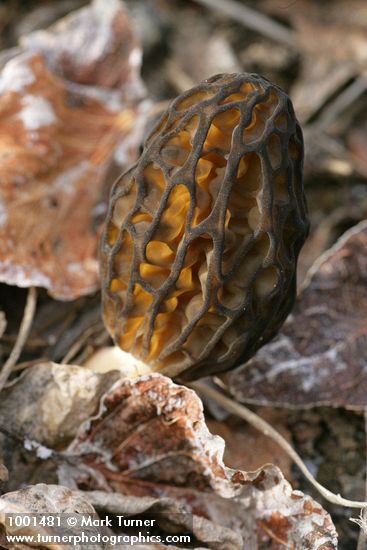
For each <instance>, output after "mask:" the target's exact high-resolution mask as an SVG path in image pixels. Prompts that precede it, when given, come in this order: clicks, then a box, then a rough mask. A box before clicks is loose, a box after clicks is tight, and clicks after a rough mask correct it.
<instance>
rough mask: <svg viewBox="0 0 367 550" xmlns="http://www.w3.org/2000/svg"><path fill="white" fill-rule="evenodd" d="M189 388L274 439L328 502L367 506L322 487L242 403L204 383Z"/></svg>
mask: <svg viewBox="0 0 367 550" xmlns="http://www.w3.org/2000/svg"><path fill="white" fill-rule="evenodd" d="M188 386H189V387H191V388H193V389H194V390H195V391H197V392H198V393H201V394H203V395H205V396H206V397H209V398H210V399H213V400H214V401H216V402H217V403H218V404H219V405H221V406H222V407H224V408H225V409H227V411H229V412H230V413H232V414H235V415H237V416H239V417H240V418H243V419H244V420H246V421H247V422H248V423H249V424H251V425H252V426H254V427H255V428H256V429H257V430H259V431H260V432H262V433H263V434H264V435H266V436H267V437H270V438H271V439H273V440H274V441H275V442H276V443H277V444H278V445H279V446H280V447H281V448H282V449H283V450H284V451H285V452H286V453H287V455H288V456H289V457H290V458H291V459H292V460H293V462H294V463H295V464H297V466H298V468H299V469H300V470H301V472H302V473H303V475H304V476H305V477H306V479H307V480H308V481H309V482H310V483H311V485H313V486H314V487H315V489H317V491H318V492H319V493H320V494H321V495H322V496H323V497H324V498H325V499H326V500H328V501H329V502H331V503H333V504H338V505H339V506H345V507H346V508H364V507H366V506H367V502H363V501H354V500H348V499H346V498H343V497H342V496H341V495H336V494H335V493H332V492H331V491H329V489H326V487H324V486H323V485H321V483H319V482H318V481H317V480H316V479H315V478H314V477H313V475H312V474H311V472H310V471H309V470H308V469H307V467H306V465H305V464H304V462H303V460H302V458H301V457H300V456H299V454H298V453H296V451H295V450H294V449H293V447H292V446H291V445H290V444H289V443H288V441H287V440H286V439H285V438H284V437H283V436H282V435H281V434H280V433H278V432H277V431H276V430H275V429H274V428H273V427H272V426H270V424H268V423H267V422H266V421H265V420H263V419H262V418H260V417H259V416H258V415H257V414H255V413H253V412H252V411H250V409H248V408H247V407H245V406H244V405H242V404H240V403H237V402H236V401H233V400H232V399H230V398H228V397H226V396H225V395H223V393H221V392H220V391H218V390H216V389H214V388H212V387H210V386H207V385H206V384H203V383H202V382H192V383H190V384H188Z"/></svg>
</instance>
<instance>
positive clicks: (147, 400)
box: [59, 374, 336, 550]
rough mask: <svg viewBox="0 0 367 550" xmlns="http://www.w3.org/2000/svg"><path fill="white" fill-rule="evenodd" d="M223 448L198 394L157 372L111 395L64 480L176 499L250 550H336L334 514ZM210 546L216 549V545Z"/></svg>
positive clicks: (275, 473) (76, 448)
mask: <svg viewBox="0 0 367 550" xmlns="http://www.w3.org/2000/svg"><path fill="white" fill-rule="evenodd" d="M223 451H224V441H223V440H222V439H221V438H219V437H217V436H213V435H212V434H210V432H209V431H208V429H207V427H206V425H205V421H204V415H203V409H202V404H201V401H200V400H199V398H198V397H197V395H196V394H195V393H194V392H193V391H192V390H189V389H187V388H185V387H183V386H178V385H176V384H174V383H173V382H172V381H171V380H170V379H168V378H166V377H164V376H161V375H159V374H151V375H148V376H142V377H139V378H135V379H133V380H125V381H119V382H117V383H116V384H115V386H114V387H113V388H112V389H111V390H110V391H109V392H108V393H107V394H106V396H105V397H104V398H103V400H102V406H101V409H100V413H99V414H98V415H97V416H95V417H94V418H92V419H90V420H89V421H88V422H86V423H85V424H84V425H83V426H82V427H81V430H80V432H79V434H78V436H77V437H76V439H75V440H74V442H73V443H72V444H71V445H70V447H69V449H68V452H69V453H70V454H71V455H72V456H73V457H74V460H75V459H76V457H77V456H79V464H77V465H76V466H71V465H70V464H69V463H64V464H63V465H62V466H61V467H60V470H59V477H60V482H61V483H63V484H64V483H66V484H69V485H71V484H73V483H74V484H75V485H74V486H78V485H83V487H88V488H89V489H104V490H107V491H111V489H112V490H114V491H116V492H119V493H122V494H126V495H133V496H141V497H146V496H150V497H155V498H157V497H158V498H161V497H170V498H174V499H175V500H176V501H177V502H179V503H181V504H182V505H184V506H185V509H186V511H187V512H188V513H191V514H195V515H197V516H201V517H204V518H206V519H207V520H210V521H213V522H214V523H216V524H217V526H218V527H219V526H223V527H226V528H228V527H230V528H231V529H232V530H233V531H235V533H237V535H240V536H241V537H242V543H241V545H240V548H246V550H256V549H262V548H272V549H274V550H275V549H280V548H283V547H284V545H287V544H288V545H289V547H292V545H293V546H294V548H299V549H301V548H302V549H303V550H306V549H310V550H311V549H312V550H331V549H333V548H336V534H335V530H334V527H333V525H332V522H331V519H330V517H329V515H328V514H327V513H326V512H325V511H324V510H323V509H322V508H321V507H320V506H319V505H318V504H316V503H315V502H314V501H313V500H312V499H311V498H309V497H307V496H305V495H303V494H302V493H300V492H298V491H292V489H291V487H290V485H289V484H288V482H286V481H285V480H284V478H283V476H282V474H281V472H280V470H279V469H278V468H277V467H275V466H273V465H268V466H264V467H263V468H261V469H259V470H257V471H255V472H252V473H246V472H241V471H239V470H237V471H236V470H231V469H229V468H226V467H225V466H224V464H223V461H222V456H223ZM210 544H212V546H210V547H212V548H215V546H213V544H215V541H213V540H212V541H210ZM269 545H270V546H269ZM282 545H283V546H282ZM232 548H235V547H233V546H232Z"/></svg>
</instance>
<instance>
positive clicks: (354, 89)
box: [310, 73, 367, 132]
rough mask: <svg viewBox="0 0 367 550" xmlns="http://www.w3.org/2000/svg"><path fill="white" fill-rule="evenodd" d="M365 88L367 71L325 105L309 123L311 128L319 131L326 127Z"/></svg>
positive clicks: (352, 102) (353, 101)
mask: <svg viewBox="0 0 367 550" xmlns="http://www.w3.org/2000/svg"><path fill="white" fill-rule="evenodd" d="M366 89H367V73H363V74H362V75H360V76H359V77H358V78H357V79H356V80H354V81H353V82H352V83H351V84H350V85H349V86H348V87H347V88H345V90H343V91H342V92H341V93H340V94H339V95H338V96H337V97H336V98H335V99H334V100H333V101H332V102H331V103H330V104H329V105H327V106H326V107H325V108H324V110H323V113H322V115H321V116H320V117H319V118H318V120H317V121H316V122H315V123H314V124H311V125H310V126H311V127H312V129H313V130H316V131H317V132H320V131H321V130H325V129H327V128H328V127H329V126H330V125H331V124H333V122H335V121H336V120H337V119H338V117H339V116H340V115H341V114H342V113H343V111H345V110H346V109H347V108H348V107H350V105H353V104H354V103H355V102H356V101H357V99H358V98H359V97H360V96H361V95H362V94H364V92H365V91H366Z"/></svg>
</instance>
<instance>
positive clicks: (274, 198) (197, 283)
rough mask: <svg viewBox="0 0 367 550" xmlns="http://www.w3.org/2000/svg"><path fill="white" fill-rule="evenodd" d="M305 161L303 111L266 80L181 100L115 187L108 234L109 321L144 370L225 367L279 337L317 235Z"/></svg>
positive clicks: (235, 81) (196, 372)
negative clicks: (304, 256)
mask: <svg viewBox="0 0 367 550" xmlns="http://www.w3.org/2000/svg"><path fill="white" fill-rule="evenodd" d="M302 163H303V140H302V132H301V129H300V127H299V125H298V123H297V120H296V118H295V115H294V111H293V107H292V104H291V102H290V100H289V98H288V97H287V95H286V94H285V93H284V92H283V91H282V90H281V89H280V88H278V87H277V86H275V85H273V84H271V83H270V82H268V81H267V80H266V79H264V78H262V77H260V76H257V75H253V74H251V75H250V74H232V75H217V76H214V77H212V78H210V79H209V80H207V81H204V82H202V83H201V84H199V85H198V86H196V87H195V88H192V89H191V90H189V91H187V92H185V93H184V94H182V95H180V96H179V97H178V98H177V99H175V100H174V101H173V102H172V103H171V105H170V107H169V108H168V110H167V111H166V113H165V114H164V115H163V117H162V118H161V120H160V122H159V123H158V125H157V126H156V127H155V129H154V130H153V131H152V133H151V135H150V136H149V137H148V138H147V140H146V143H145V147H144V150H143V153H142V155H141V157H140V159H139V161H138V162H137V164H136V165H135V166H133V168H131V169H130V170H129V171H128V172H127V173H125V174H124V175H122V176H121V178H120V179H119V180H118V181H117V182H116V184H115V185H114V187H113V190H112V194H111V200H110V209H109V214H108V217H107V223H106V228H105V232H104V236H103V239H102V254H101V260H102V281H103V310H104V320H105V323H106V325H107V327H108V330H109V331H110V333H111V335H112V336H113V338H114V339H115V342H116V343H117V344H118V345H119V346H120V347H121V348H122V350H124V351H126V352H129V353H130V354H132V356H133V357H134V358H136V360H137V361H138V362H139V364H140V365H142V366H143V367H144V369H143V370H144V371H145V372H146V371H160V372H162V373H163V374H167V375H169V376H172V377H176V376H179V377H180V378H181V379H182V380H188V379H193V378H197V377H200V376H204V375H208V374H212V373H216V372H221V371H225V370H228V369H230V368H233V367H234V366H237V365H238V364H240V363H241V362H243V361H246V360H248V359H249V358H250V357H251V356H252V355H253V354H254V353H255V352H256V350H257V349H258V348H259V347H260V346H261V345H263V344H264V343H265V342H266V341H268V340H269V339H270V338H272V337H273V336H274V334H275V333H276V332H277V330H278V329H279V327H280V326H281V324H282V323H283V321H284V319H285V318H286V316H287V315H288V313H289V311H290V309H291V307H292V305H293V300H294V297H295V282H296V264H297V256H298V253H299V251H300V248H301V246H302V244H303V242H304V240H305V238H306V236H307V233H308V220H307V212H306V204H305V197H304V193H303V186H302Z"/></svg>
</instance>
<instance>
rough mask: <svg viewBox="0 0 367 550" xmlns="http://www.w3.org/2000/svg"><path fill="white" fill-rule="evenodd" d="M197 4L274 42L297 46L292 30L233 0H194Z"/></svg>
mask: <svg viewBox="0 0 367 550" xmlns="http://www.w3.org/2000/svg"><path fill="white" fill-rule="evenodd" d="M196 1H197V2H198V3H199V4H203V5H204V6H207V7H208V8H212V9H215V10H218V11H220V12H222V13H224V15H227V16H228V17H231V18H232V19H234V20H235V21H238V22H239V23H241V24H242V25H244V26H245V27H247V28H248V29H251V30H253V31H257V32H259V33H260V34H262V35H265V36H267V37H268V38H271V39H272V40H275V41H276V42H281V43H282V44H285V45H286V46H291V47H292V48H293V49H294V48H296V47H297V43H296V40H295V35H294V32H293V31H291V30H289V29H288V28H287V27H285V26H284V25H281V24H280V23H278V22H276V21H273V20H272V19H270V17H267V16H266V15H264V14H262V13H259V12H257V11H256V10H253V9H251V8H249V7H248V6H245V5H244V4H240V3H239V2H235V1H234V0H225V2H224V1H223V0H196Z"/></svg>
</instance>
